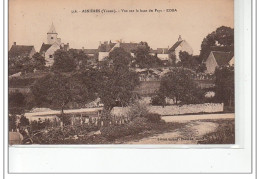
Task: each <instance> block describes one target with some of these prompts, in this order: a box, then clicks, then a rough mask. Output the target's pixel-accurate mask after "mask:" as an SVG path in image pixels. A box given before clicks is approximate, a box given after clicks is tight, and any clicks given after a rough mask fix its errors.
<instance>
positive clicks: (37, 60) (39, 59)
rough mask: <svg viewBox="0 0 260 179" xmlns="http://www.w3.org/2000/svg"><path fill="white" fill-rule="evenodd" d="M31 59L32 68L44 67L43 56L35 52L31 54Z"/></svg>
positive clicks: (40, 68) (41, 68) (39, 68)
mask: <svg viewBox="0 0 260 179" xmlns="http://www.w3.org/2000/svg"><path fill="white" fill-rule="evenodd" d="M32 58H33V61H34V68H35V69H37V70H43V69H44V68H45V65H46V61H45V59H44V57H43V56H42V55H41V54H40V53H38V52H36V53H35V54H34V55H33V57H32Z"/></svg>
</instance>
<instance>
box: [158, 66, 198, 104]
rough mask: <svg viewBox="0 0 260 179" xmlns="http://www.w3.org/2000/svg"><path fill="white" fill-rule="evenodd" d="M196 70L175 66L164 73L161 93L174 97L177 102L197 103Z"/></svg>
mask: <svg viewBox="0 0 260 179" xmlns="http://www.w3.org/2000/svg"><path fill="white" fill-rule="evenodd" d="M193 75H194V72H193V71H191V70H188V69H185V68H174V69H172V70H171V72H168V73H167V74H165V75H164V77H163V78H162V80H161V83H160V88H159V91H158V92H159V94H160V95H161V96H164V97H168V98H170V99H173V100H174V101H175V103H176V104H177V103H178V101H181V102H182V103H197V102H198V101H199V97H198V92H199V89H198V88H197V85H196V83H195V82H194V80H193Z"/></svg>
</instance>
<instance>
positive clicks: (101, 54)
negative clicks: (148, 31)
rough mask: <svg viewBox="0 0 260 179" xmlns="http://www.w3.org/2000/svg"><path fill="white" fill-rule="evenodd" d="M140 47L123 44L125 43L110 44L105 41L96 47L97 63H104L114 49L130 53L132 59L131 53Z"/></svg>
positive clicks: (134, 44)
mask: <svg viewBox="0 0 260 179" xmlns="http://www.w3.org/2000/svg"><path fill="white" fill-rule="evenodd" d="M138 46H140V43H132V42H130V43H125V42H121V41H120V42H117V43H112V42H111V41H110V42H108V41H105V42H104V43H103V44H102V43H100V45H99V47H98V61H104V60H106V58H108V56H109V54H110V52H112V51H113V50H114V49H115V48H119V47H120V48H123V49H124V50H125V51H126V52H128V53H130V54H131V56H132V57H134V53H133V51H134V50H135V49H137V47H138Z"/></svg>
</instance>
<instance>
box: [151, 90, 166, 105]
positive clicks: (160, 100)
mask: <svg viewBox="0 0 260 179" xmlns="http://www.w3.org/2000/svg"><path fill="white" fill-rule="evenodd" d="M151 103H152V105H155V106H165V105H166V97H165V96H164V95H163V94H161V93H159V92H157V93H156V95H155V96H153V97H152V99H151Z"/></svg>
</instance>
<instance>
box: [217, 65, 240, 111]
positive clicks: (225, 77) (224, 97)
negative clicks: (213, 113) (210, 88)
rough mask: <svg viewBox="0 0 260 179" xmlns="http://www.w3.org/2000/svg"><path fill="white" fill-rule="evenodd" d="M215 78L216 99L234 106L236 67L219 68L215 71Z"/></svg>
mask: <svg viewBox="0 0 260 179" xmlns="http://www.w3.org/2000/svg"><path fill="white" fill-rule="evenodd" d="M215 76H216V82H215V84H216V86H215V89H216V96H215V97H216V99H217V100H218V101H219V102H224V103H225V104H226V105H229V106H232V105H234V100H235V87H234V67H221V68H217V69H216V71H215Z"/></svg>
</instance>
